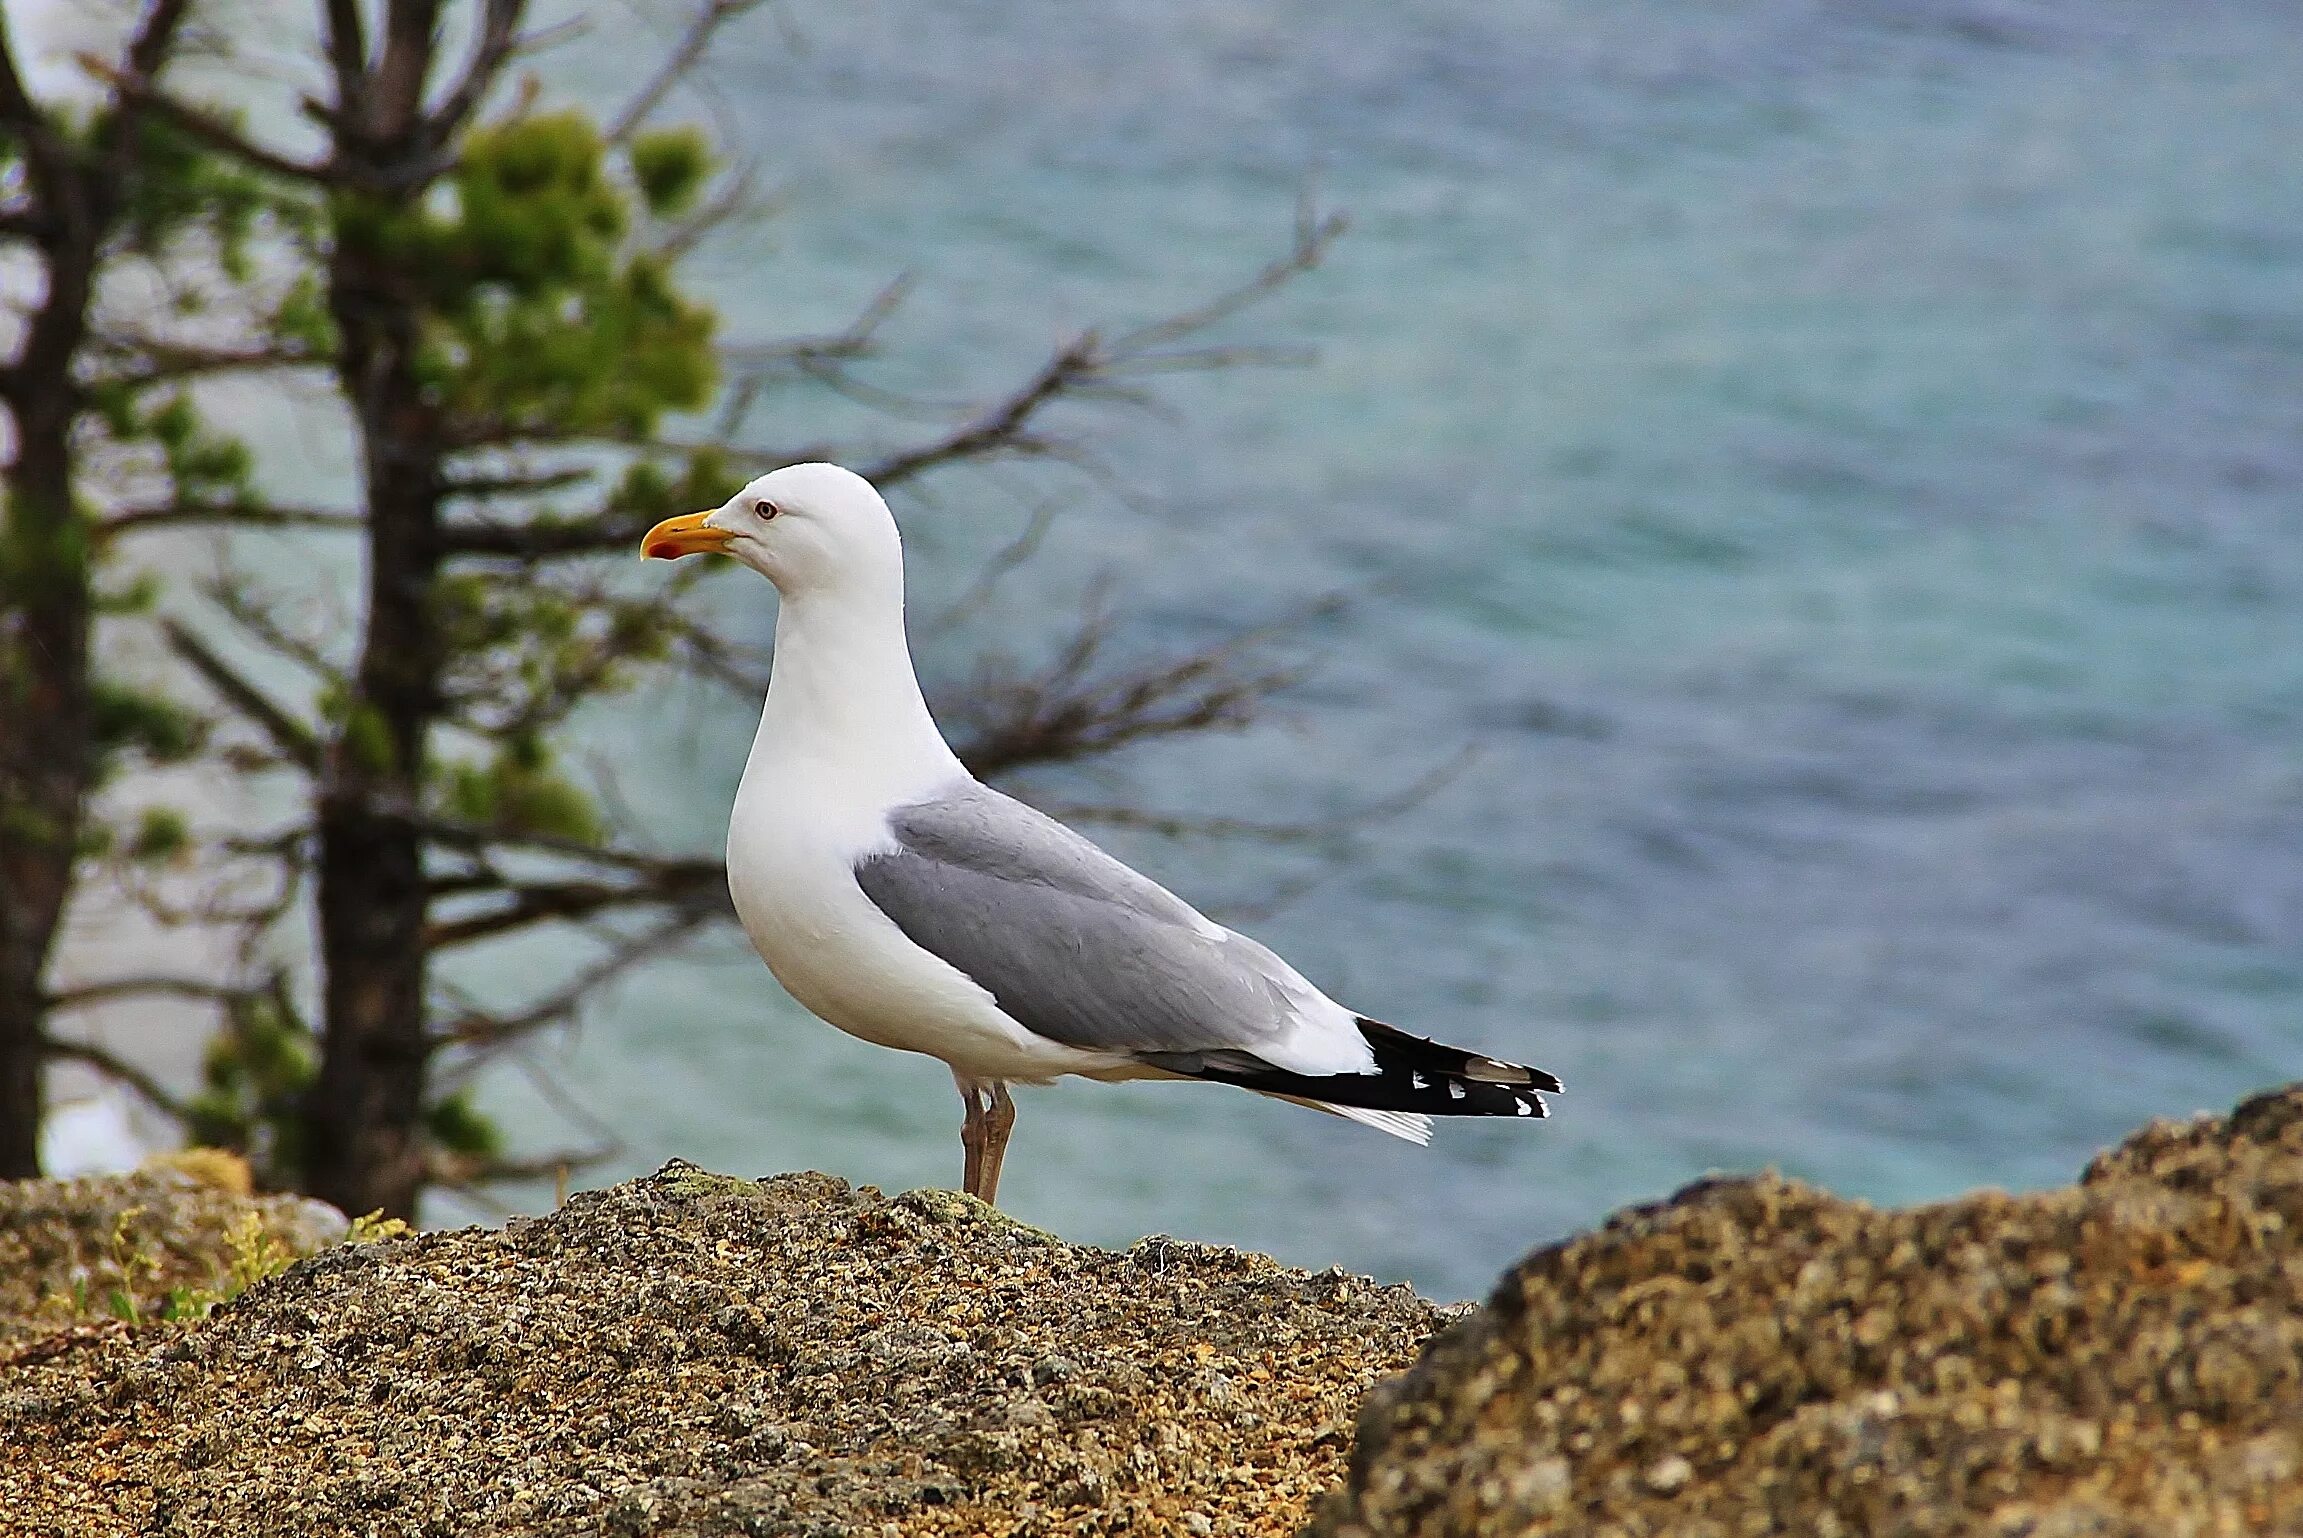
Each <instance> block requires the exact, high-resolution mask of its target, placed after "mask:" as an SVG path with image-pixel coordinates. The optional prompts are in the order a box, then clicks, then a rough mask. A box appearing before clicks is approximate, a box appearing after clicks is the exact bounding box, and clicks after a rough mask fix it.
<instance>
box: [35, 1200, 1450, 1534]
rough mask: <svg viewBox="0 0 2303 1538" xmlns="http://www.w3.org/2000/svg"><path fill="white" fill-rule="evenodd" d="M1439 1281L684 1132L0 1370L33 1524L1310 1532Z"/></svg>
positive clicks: (1408, 1349) (186, 1529) (413, 1529)
mask: <svg viewBox="0 0 2303 1538" xmlns="http://www.w3.org/2000/svg"><path fill="white" fill-rule="evenodd" d="M1436 1318H1437V1311H1436V1310H1434V1309H1433V1308H1432V1306H1431V1305H1430V1304H1428V1303H1427V1302H1425V1301H1424V1300H1422V1299H1420V1298H1418V1297H1416V1296H1415V1295H1414V1294H1413V1293H1412V1292H1410V1291H1409V1290H1408V1289H1406V1288H1403V1287H1378V1286H1375V1285H1374V1284H1372V1283H1370V1282H1368V1281H1366V1280H1365V1279H1363V1278H1359V1277H1352V1276H1346V1275H1343V1274H1341V1273H1332V1272H1331V1273H1322V1274H1313V1273H1307V1272H1302V1271H1294V1270H1289V1269H1287V1268H1284V1267H1282V1266H1279V1265H1278V1264H1276V1263H1274V1262H1273V1261H1271V1260H1269V1259H1267V1258H1265V1257H1262V1256H1257V1255H1247V1254H1242V1253H1239V1252H1237V1251H1233V1250H1227V1249H1219V1248H1214V1247H1209V1246H1202V1245H1192V1244H1182V1243H1177V1242H1174V1241H1170V1240H1164V1239H1152V1240H1146V1241H1144V1242H1143V1243H1141V1244H1139V1245H1137V1246H1136V1247H1134V1248H1133V1249H1131V1250H1128V1251H1125V1252H1113V1251H1106V1250H1095V1249H1087V1248H1080V1247H1074V1246H1070V1245H1065V1244H1062V1243H1060V1242H1057V1241H1055V1240H1053V1239H1051V1238H1050V1237H1049V1236H1047V1235H1045V1234H1042V1233H1040V1232H1038V1231H1037V1230H1035V1229H1031V1228H1029V1227H1027V1226H1025V1225H1023V1224H1020V1223H1016V1222H1014V1221H1012V1220H1010V1219H1009V1218H1007V1217H1005V1216H1004V1215H1002V1214H1000V1213H997V1212H995V1211H993V1210H992V1209H990V1208H987V1207H985V1206H984V1205H983V1204H982V1203H981V1202H975V1201H972V1200H970V1199H968V1198H965V1197H955V1196H952V1195H950V1194H949V1193H945V1192H914V1193H909V1194H906V1195H902V1196H897V1197H893V1198H888V1197H883V1196H881V1195H880V1194H879V1193H878V1192H876V1191H871V1190H869V1189H866V1190H861V1191H859V1190H854V1189H851V1188H850V1187H849V1186H848V1185H847V1184H846V1183H844V1182H842V1181H839V1180H835V1179H833V1178H831V1177H829V1176H823V1175H792V1176H783V1177H779V1178H776V1179H772V1180H767V1181H761V1182H751V1181H739V1180H734V1179H731V1178H728V1177H725V1176H717V1175H712V1174H709V1173H708V1172H705V1171H702V1170H699V1169H696V1168H695V1167H694V1166H692V1165H686V1164H674V1165H671V1166H667V1167H666V1169H665V1170H664V1171H662V1172H661V1173H659V1174H657V1175H656V1176H653V1177H650V1178H648V1179H645V1180H639V1181H634V1182H630V1183H628V1184H625V1185H620V1186H616V1187H613V1188H611V1189H608V1190H605V1191H598V1192H591V1193H586V1194H583V1195H579V1196H577V1197H576V1198H574V1199H573V1200H571V1201H570V1202H569V1203H568V1205H567V1206H566V1207H564V1208H562V1209H561V1210H560V1211H558V1212H555V1213H552V1214H550V1215H548V1216H545V1217H540V1218H532V1219H517V1220H514V1221H513V1222H512V1223H510V1224H509V1225H507V1226H506V1227H505V1228H503V1229H500V1230H479V1229H466V1230H462V1231H458V1232H452V1233H427V1234H421V1235H417V1236H414V1237H410V1238H404V1239H398V1240H394V1241H391V1242H387V1243H382V1244H375V1245H368V1246H363V1247H359V1248H356V1249H337V1250H331V1251H329V1252H326V1253H324V1254H321V1255H319V1256H317V1257H315V1258H314V1259H312V1260H309V1261H306V1262H304V1263H303V1264H301V1265H299V1266H297V1267H295V1268H294V1269H292V1270H290V1271H289V1272H287V1273H286V1274H284V1275H282V1276H279V1277H276V1278H274V1279H272V1280H270V1281H267V1282H265V1283H263V1284H261V1285H260V1286H257V1287H255V1288H253V1289H251V1290H250V1291H249V1292H247V1293H246V1294H244V1295H243V1296H242V1297H240V1298H239V1299H238V1300H236V1301H235V1302H233V1303H232V1304H230V1305H228V1306H227V1307H225V1308H223V1309H221V1310H219V1311H218V1312H217V1313H216V1314H215V1316H214V1317H212V1318H211V1319H210V1320H208V1322H206V1323H205V1324H203V1325H201V1326H200V1327H199V1328H197V1329H191V1330H181V1331H167V1330H159V1331H144V1332H139V1333H137V1334H135V1335H132V1336H130V1337H128V1338H125V1339H114V1340H107V1341H101V1342H95V1343H92V1344H91V1345H90V1346H89V1347H88V1349H86V1350H82V1351H76V1352H74V1353H71V1354H69V1355H67V1356H63V1357H59V1358H58V1359H56V1360H53V1361H49V1362H44V1363H41V1364H39V1365H38V1366H35V1367H32V1368H29V1369H27V1370H25V1371H23V1372H21V1373H18V1374H16V1375H13V1376H12V1377H10V1378H8V1379H6V1380H4V1381H0V1509H4V1510H6V1511H8V1512H9V1513H10V1514H11V1516H13V1515H14V1514H15V1513H18V1512H32V1513H36V1514H37V1516H36V1517H35V1518H34V1519H32V1520H31V1522H30V1525H29V1526H28V1528H27V1529H26V1531H27V1532H28V1533H30V1534H39V1535H42V1538H48V1535H56V1538H63V1535H70V1538H83V1535H94V1534H106V1535H110V1534H125V1533H129V1532H137V1533H146V1532H149V1533H160V1534H183V1535H196V1534H235V1535H238V1534H263V1533H296V1534H314V1533H360V1532H378V1533H385V1532H389V1533H412V1534H414V1533H435V1532H437V1533H462V1532H488V1533H492V1534H510V1535H531V1534H532V1535H543V1534H568V1535H577V1534H582V1535H586V1538H589V1535H593V1534H600V1533H608V1534H635V1535H636V1534H693V1535H716V1534H736V1533H785V1534H801V1533H823V1534H833V1533H852V1532H861V1533H877V1532H903V1533H951V1534H970V1535H975V1534H1002V1533H1048V1534H1056V1533H1064V1534H1069V1533H1099V1532H1117V1531H1123V1530H1124V1531H1128V1532H1132V1533H1194V1532H1197V1533H1208V1534H1215V1533H1230V1534H1249V1533H1255V1534H1264V1533H1271V1534H1276V1533H1286V1532H1292V1531H1294V1530H1295V1529H1296V1528H1298V1527H1300V1526H1301V1524H1302V1521H1303V1518H1304V1516H1305V1514H1306V1512H1307V1511H1308V1509H1309V1506H1310V1503H1311V1501H1312V1500H1313V1499H1314V1498H1315V1497H1316V1496H1317V1495H1318V1493H1319V1492H1320V1491H1321V1490H1322V1489H1324V1488H1326V1487H1327V1486H1328V1485H1330V1484H1332V1483H1333V1482H1334V1480H1335V1479H1336V1478H1337V1477H1339V1476H1340V1474H1341V1473H1342V1468H1343V1459H1344V1455H1345V1451H1346V1448H1347V1446H1348V1442H1349V1429H1350V1422H1351V1415H1352V1413H1353V1411H1354V1410H1355V1409H1356V1408H1357V1406H1358V1404H1359V1402H1360V1400H1361V1399H1362V1398H1363V1397H1364V1395H1365V1393H1366V1390H1367V1388H1368V1386H1369V1385H1370V1384H1372V1383H1373V1382H1374V1381H1375V1380H1376V1379H1377V1378H1379V1377H1381V1376H1382V1375H1383V1374H1385V1373H1387V1372H1391V1371H1395V1370H1397V1369H1398V1368H1400V1367H1402V1366H1404V1365H1405V1364H1406V1362H1407V1361H1408V1359H1409V1358H1410V1357H1411V1356H1412V1354H1413V1352H1414V1350H1415V1348H1416V1347H1417V1346H1418V1345H1419V1344H1420V1343H1421V1342H1422V1341H1423V1340H1424V1339H1425V1338H1426V1337H1427V1336H1428V1335H1429V1333H1430V1331H1431V1329H1432V1328H1433V1326H1434V1323H1435V1320H1436Z"/></svg>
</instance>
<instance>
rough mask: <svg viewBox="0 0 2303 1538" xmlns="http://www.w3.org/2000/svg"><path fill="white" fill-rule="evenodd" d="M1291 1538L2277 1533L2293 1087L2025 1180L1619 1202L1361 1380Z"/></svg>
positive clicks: (2293, 1193)
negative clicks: (1847, 1195)
mask: <svg viewBox="0 0 2303 1538" xmlns="http://www.w3.org/2000/svg"><path fill="white" fill-rule="evenodd" d="M1310 1531H1311V1534H1313V1535H1315V1538H1408V1535H1415V1538H1441V1535H1450V1538H1455V1535H1460V1538H1471V1535H1474V1534H1477V1535H1481V1538H1494V1535H1506V1534H1547V1533H1559V1534H1568V1533H1574V1534H1608V1535H1620V1538H1636V1535H1643V1534H1665V1533H1669V1534H1673V1535H1680V1538H1713V1535H1716V1538H1741V1535H1746V1534H1749V1535H1759V1534H1774V1533H1783V1534H1799V1535H1803V1538H1804V1535H1817V1538H1836V1535H1865V1538H1933V1535H1939V1534H1940V1535H1946V1538H1948V1535H1953V1534H1984V1535H1996V1538H2082V1535H2085V1538H2129V1535H2132V1538H2189V1535H2210V1534H2212V1535H2232V1538H2238V1535H2251V1534H2275V1533H2303V1085H2297V1086H2291V1087H2289V1088H2287V1089H2285V1090H2283V1091H2278V1092H2274V1093H2271V1094H2266V1095H2263V1096H2260V1097H2257V1098H2256V1099H2253V1100H2250V1101H2248V1102H2246V1103H2245V1104H2243V1105H2241V1106H2240V1107H2239V1108H2238V1109H2237V1110H2236V1111H2235V1112H2233V1113H2232V1114H2231V1115H2230V1116H2228V1117H2222V1118H2202V1119H2201V1120H2198V1121H2195V1122H2191V1123H2188V1124H2176V1123H2155V1124H2153V1125H2152V1126H2150V1127H2147V1128H2145V1129H2144V1130H2143V1131H2142V1132H2140V1133H2138V1134H2136V1135H2135V1136H2134V1137H2133V1138H2131V1139H2130V1140H2129V1141H2128V1142H2127V1143H2125V1144H2124V1145H2122V1146H2121V1147H2120V1148H2118V1149H2116V1150H2114V1151H2113V1152H2111V1153H2108V1154H2105V1155H2104V1156H2102V1157H2101V1158H2099V1159H2097V1160H2096V1161H2095V1163H2094V1164H2093V1165H2091V1166H2090V1167H2089V1169H2088V1170H2087V1172H2086V1175H2085V1177H2084V1178H2083V1179H2082V1181H2081V1182H2080V1184H2079V1185H2078V1186H2076V1187H2072V1188H2066V1189H2062V1190H2057V1191H2051V1192H2047V1193H2043V1194H2040V1195H2036V1196H2024V1197H2009V1196H2004V1195H2000V1194H1997V1193H1981V1194H1977V1195H1974V1196H1969V1197H1965V1198H1962V1199H1960V1200H1957V1201H1951V1202H1945V1203H1942V1204H1940V1205H1936V1206H1929V1207H1921V1208H1917V1209H1913V1210H1909V1211H1890V1212H1882V1211H1878V1210H1875V1209H1873V1208H1871V1207H1868V1206H1866V1205H1864V1204H1862V1203H1860V1202H1850V1201H1842V1200H1839V1199H1838V1198H1835V1197H1832V1196H1830V1195H1827V1194H1825V1193H1824V1192H1821V1191H1817V1190H1815V1189H1813V1188H1811V1187H1808V1186H1805V1185H1802V1184H1800V1183H1798V1182H1796V1181H1789V1180H1783V1179H1779V1178H1777V1177H1774V1176H1771V1175H1770V1176H1761V1177H1757V1178H1752V1179H1735V1180H1716V1181H1708V1182H1705V1183H1703V1184H1700V1185H1696V1186H1693V1187H1690V1188H1689V1189H1687V1190H1685V1191H1683V1192H1681V1193H1680V1194H1679V1195H1677V1196H1676V1197H1674V1198H1672V1199H1671V1200H1670V1201H1668V1202H1666V1203H1663V1204H1661V1205H1659V1206H1654V1207H1648V1208H1642V1209H1638V1210H1634V1211H1629V1212H1626V1213H1623V1214H1621V1215H1619V1216H1617V1217H1616V1218H1614V1219H1613V1220H1612V1221H1610V1222H1609V1223H1608V1224H1607V1226H1606V1227H1605V1228H1603V1229H1601V1230H1600V1231H1599V1232H1597V1233H1594V1234H1590V1235H1587V1236H1585V1237H1583V1238H1580V1239H1577V1240H1575V1241H1573V1242H1572V1243H1568V1244H1564V1245H1560V1246H1558V1247H1555V1248H1552V1249H1547V1250H1542V1251H1539V1252H1537V1253H1536V1254H1534V1255H1531V1256H1529V1257H1528V1258H1527V1259H1526V1260H1525V1261H1523V1262H1521V1263H1520V1265H1519V1266H1518V1267H1516V1268H1515V1269H1514V1270H1513V1271H1511V1272H1510V1273H1509V1274H1507V1275H1506V1276H1505V1277H1504V1279H1503V1281H1502V1283H1501V1284H1500V1285H1499V1286H1498V1288H1497V1290H1496V1293H1495V1295H1494V1297H1493V1298H1492V1299H1491V1300H1490V1301H1489V1302H1488V1304H1487V1305H1486V1306H1485V1307H1484V1308H1482V1309H1480V1310H1479V1311H1478V1312H1477V1313H1476V1314H1474V1315H1473V1316H1472V1317H1471V1318H1469V1319H1467V1320H1465V1321H1464V1322H1462V1323H1461V1324H1459V1325H1457V1326H1455V1327H1454V1328H1452V1329H1450V1330H1449V1331H1447V1332H1446V1333H1445V1334H1443V1335H1442V1336H1441V1337H1439V1338H1438V1339H1437V1340H1435V1341H1434V1342H1433V1343H1432V1345H1431V1347H1430V1349H1429V1350H1428V1351H1427V1352H1426V1354H1425V1355H1424V1357H1423V1358H1422V1360H1421V1361H1419V1362H1418V1363H1417V1365H1416V1367H1415V1368H1414V1370H1413V1371H1412V1372H1411V1373H1409V1374H1407V1375H1406V1376H1405V1377H1403V1378H1399V1379H1394V1380H1391V1381H1390V1382H1388V1383H1387V1384H1385V1385H1384V1386H1383V1387H1382V1388H1381V1389H1379V1390H1378V1391H1377V1392H1376V1394H1375V1395H1373V1396H1372V1397H1371V1400H1370V1402H1369V1405H1368V1407H1367V1410H1366V1412H1365V1414H1364V1415H1363V1417H1362V1419H1361V1422H1360V1426H1359V1431H1358V1436H1357V1439H1356V1443H1355V1446H1354V1450H1353V1454H1352V1463H1351V1472H1350V1477H1349V1480H1348V1483H1347V1485H1346V1486H1345V1488H1343V1489H1342V1490H1339V1491H1337V1492H1336V1493H1335V1494H1333V1495H1332V1496H1331V1497H1329V1499H1328V1500H1327V1501H1326V1502H1324V1503H1323V1505H1322V1507H1321V1509H1320V1512H1319V1515H1318V1518H1317V1520H1315V1521H1314V1523H1313V1524H1312V1526H1311V1529H1310Z"/></svg>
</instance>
